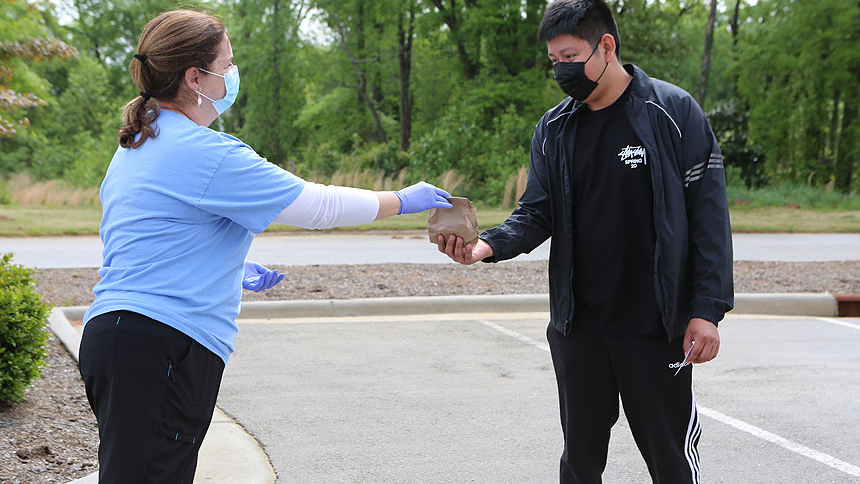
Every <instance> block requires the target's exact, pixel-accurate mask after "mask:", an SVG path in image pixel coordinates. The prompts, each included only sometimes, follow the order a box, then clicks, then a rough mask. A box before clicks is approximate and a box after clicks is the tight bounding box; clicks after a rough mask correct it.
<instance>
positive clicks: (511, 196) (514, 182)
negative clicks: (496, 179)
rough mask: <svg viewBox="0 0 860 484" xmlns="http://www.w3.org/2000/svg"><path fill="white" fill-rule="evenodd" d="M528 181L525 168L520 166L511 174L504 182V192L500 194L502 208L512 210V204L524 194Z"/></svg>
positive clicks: (527, 172)
mask: <svg viewBox="0 0 860 484" xmlns="http://www.w3.org/2000/svg"><path fill="white" fill-rule="evenodd" d="M528 179H529V169H528V167H527V166H521V167H520V169H519V170H517V172H516V173H511V176H509V177H508V179H507V181H506V182H505V188H504V190H505V191H504V193H502V207H504V208H512V207H513V206H514V203H516V201H517V200H519V199H520V197H522V196H523V193H525V191H526V182H527V181H528Z"/></svg>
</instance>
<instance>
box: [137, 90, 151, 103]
mask: <svg viewBox="0 0 860 484" xmlns="http://www.w3.org/2000/svg"><path fill="white" fill-rule="evenodd" d="M140 97H142V98H143V102H147V101H149V99H150V98H151V97H152V96H150V95H149V94H147V93H145V92H143V91H140Z"/></svg>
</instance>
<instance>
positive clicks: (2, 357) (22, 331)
mask: <svg viewBox="0 0 860 484" xmlns="http://www.w3.org/2000/svg"><path fill="white" fill-rule="evenodd" d="M11 259H12V254H4V255H3V256H2V257H0V401H12V402H17V401H21V400H22V399H23V398H24V390H26V389H27V386H29V384H30V381H32V380H33V379H34V378H36V377H38V376H39V374H40V373H41V371H42V367H43V366H44V364H45V354H46V353H45V341H46V340H47V339H48V331H47V328H46V323H47V318H48V311H49V307H48V306H46V305H45V304H44V303H43V302H42V299H41V297H40V296H39V294H38V293H37V292H36V290H35V286H34V284H33V282H32V280H31V277H30V276H31V274H32V272H33V271H32V270H31V269H27V268H24V267H23V266H20V265H16V264H13V263H12V262H11Z"/></svg>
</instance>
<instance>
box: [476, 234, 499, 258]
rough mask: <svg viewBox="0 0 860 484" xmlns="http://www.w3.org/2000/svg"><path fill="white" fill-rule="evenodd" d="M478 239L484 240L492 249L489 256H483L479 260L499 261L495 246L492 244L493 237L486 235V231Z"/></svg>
mask: <svg viewBox="0 0 860 484" xmlns="http://www.w3.org/2000/svg"><path fill="white" fill-rule="evenodd" d="M479 239H480V240H483V241H484V242H486V243H487V245H489V246H490V248H491V249H493V255H491V256H490V257H485V258H483V259H481V262H491V263H496V262H499V258H498V251H497V250H496V246H495V245H493V239H492V238H491V237H489V236H488V234H487V232H484V233H483V234H481V236H480V237H479Z"/></svg>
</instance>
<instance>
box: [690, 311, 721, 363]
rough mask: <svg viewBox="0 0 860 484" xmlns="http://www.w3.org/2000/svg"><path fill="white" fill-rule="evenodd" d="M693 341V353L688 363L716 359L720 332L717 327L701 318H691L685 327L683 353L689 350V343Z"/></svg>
mask: <svg viewBox="0 0 860 484" xmlns="http://www.w3.org/2000/svg"><path fill="white" fill-rule="evenodd" d="M693 341H695V342H696V344H695V345H694V346H693V351H692V353H690V358H689V359H688V361H689V362H690V363H704V362H706V361H711V360H713V359H714V358H716V356H717V353H719V351H720V332H719V331H717V326H716V325H715V324H714V323H712V322H710V321H708V320H707V319H702V318H693V319H691V320H690V324H688V325H687V332H686V333H684V353H685V354H686V353H687V351H689V349H690V343H691V342H693Z"/></svg>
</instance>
